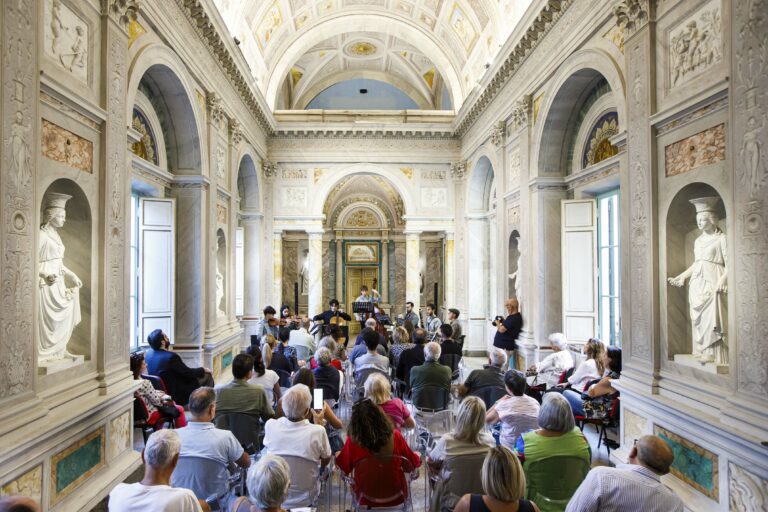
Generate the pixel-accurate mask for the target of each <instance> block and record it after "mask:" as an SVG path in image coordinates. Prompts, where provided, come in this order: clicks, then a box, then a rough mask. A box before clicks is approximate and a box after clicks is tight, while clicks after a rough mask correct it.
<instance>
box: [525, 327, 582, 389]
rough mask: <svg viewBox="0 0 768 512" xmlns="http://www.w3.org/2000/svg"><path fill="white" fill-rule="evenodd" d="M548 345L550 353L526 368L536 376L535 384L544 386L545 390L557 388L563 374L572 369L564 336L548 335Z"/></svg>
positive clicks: (560, 334) (558, 334)
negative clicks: (550, 348)
mask: <svg viewBox="0 0 768 512" xmlns="http://www.w3.org/2000/svg"><path fill="white" fill-rule="evenodd" d="M549 343H550V344H551V345H552V353H551V354H549V355H548V356H547V357H545V358H544V359H542V360H541V361H539V362H538V363H536V364H534V365H531V367H530V368H528V369H529V370H532V371H535V372H536V373H537V374H538V378H537V379H536V382H537V383H538V384H546V386H547V388H546V389H549V388H551V387H554V386H557V384H558V383H559V381H560V376H561V375H562V374H563V372H564V371H566V370H570V369H571V368H573V357H571V354H570V353H569V352H568V339H567V338H566V337H565V334H563V333H561V332H555V333H552V334H550V335H549Z"/></svg>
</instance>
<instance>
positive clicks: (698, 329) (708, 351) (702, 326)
mask: <svg viewBox="0 0 768 512" xmlns="http://www.w3.org/2000/svg"><path fill="white" fill-rule="evenodd" d="M719 201H720V198H718V197H701V198H698V199H691V201H690V202H691V203H692V204H693V205H694V206H695V207H696V225H697V226H698V228H699V229H700V230H701V235H699V237H698V238H696V241H695V242H694V245H693V253H694V262H693V264H692V265H691V266H690V267H688V268H687V269H686V270H685V271H683V273H681V274H680V275H678V276H676V277H670V278H668V279H667V281H669V284H671V285H672V286H676V287H681V286H684V285H685V281H686V280H688V307H689V314H690V317H691V324H692V328H693V355H694V356H697V357H698V358H699V361H701V362H704V363H706V362H717V364H727V363H728V350H727V346H726V342H725V332H724V329H725V318H724V317H725V311H724V309H723V299H724V297H723V295H724V294H725V293H726V292H727V291H728V290H727V272H726V268H725V262H726V260H725V258H726V256H725V255H726V242H725V234H724V233H723V232H722V231H720V229H719V228H718V227H717V220H718V219H717V214H716V213H715V205H716V204H717V203H718V202H719Z"/></svg>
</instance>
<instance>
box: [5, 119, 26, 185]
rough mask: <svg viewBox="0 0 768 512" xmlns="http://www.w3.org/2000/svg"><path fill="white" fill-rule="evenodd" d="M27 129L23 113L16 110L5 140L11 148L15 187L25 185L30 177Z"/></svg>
mask: <svg viewBox="0 0 768 512" xmlns="http://www.w3.org/2000/svg"><path fill="white" fill-rule="evenodd" d="M29 131H30V129H29V127H27V126H24V115H23V114H22V113H21V112H16V116H15V117H14V120H13V124H11V136H10V138H9V139H8V142H7V144H8V146H10V150H11V151H10V153H11V170H12V172H13V180H14V184H15V185H16V188H23V187H26V186H27V184H28V183H29V181H30V180H31V179H32V167H31V165H30V158H31V155H30V153H29V145H28V144H27V141H26V137H27V135H29Z"/></svg>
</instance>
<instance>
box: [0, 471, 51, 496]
mask: <svg viewBox="0 0 768 512" xmlns="http://www.w3.org/2000/svg"><path fill="white" fill-rule="evenodd" d="M12 494H19V495H22V496H29V497H30V498H32V499H33V500H35V501H37V502H38V503H41V502H42V501H43V466H42V465H39V466H35V467H34V468H32V469H30V470H29V471H27V472H26V473H23V474H21V475H20V476H18V477H16V478H14V479H13V480H11V481H10V482H8V483H5V484H3V485H2V486H1V487H0V496H8V495H12Z"/></svg>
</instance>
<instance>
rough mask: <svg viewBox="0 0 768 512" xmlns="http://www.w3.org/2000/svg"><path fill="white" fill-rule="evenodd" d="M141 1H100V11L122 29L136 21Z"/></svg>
mask: <svg viewBox="0 0 768 512" xmlns="http://www.w3.org/2000/svg"><path fill="white" fill-rule="evenodd" d="M140 3H141V0H101V11H102V13H103V14H105V15H108V16H110V17H111V18H112V19H114V20H115V21H116V22H117V23H118V24H119V25H122V27H123V28H126V29H127V28H128V23H130V22H131V21H133V20H135V19H136V15H137V14H138V13H139V4H140Z"/></svg>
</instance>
